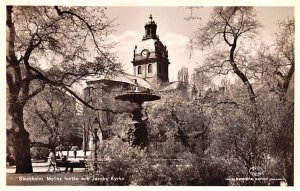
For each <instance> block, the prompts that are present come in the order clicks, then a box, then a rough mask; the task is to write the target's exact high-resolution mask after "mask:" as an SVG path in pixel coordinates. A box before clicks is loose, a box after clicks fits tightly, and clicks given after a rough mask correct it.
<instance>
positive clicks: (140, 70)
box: [138, 66, 142, 74]
mask: <svg viewBox="0 0 300 191" xmlns="http://www.w3.org/2000/svg"><path fill="white" fill-rule="evenodd" d="M138 74H142V66H138Z"/></svg>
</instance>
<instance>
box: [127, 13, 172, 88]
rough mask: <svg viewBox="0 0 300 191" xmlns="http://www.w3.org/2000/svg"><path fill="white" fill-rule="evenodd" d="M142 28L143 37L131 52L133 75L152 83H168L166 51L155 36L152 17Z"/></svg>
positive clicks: (165, 47)
mask: <svg viewBox="0 0 300 191" xmlns="http://www.w3.org/2000/svg"><path fill="white" fill-rule="evenodd" d="M144 28H145V35H144V36H143V38H142V40H141V41H140V42H139V43H138V44H137V45H136V46H135V48H134V51H133V52H134V55H133V61H132V63H133V68H134V75H136V76H138V77H141V78H144V79H145V80H147V81H149V82H153V83H158V84H161V83H163V82H168V81H169V77H168V65H169V64H170V63H169V59H168V50H167V46H165V45H163V43H162V42H161V41H160V40H159V37H158V35H156V29H157V23H156V22H155V21H154V20H153V17H152V15H150V16H149V19H148V21H147V22H146V24H145V26H144Z"/></svg>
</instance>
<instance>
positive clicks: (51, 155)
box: [47, 149, 56, 171]
mask: <svg viewBox="0 0 300 191" xmlns="http://www.w3.org/2000/svg"><path fill="white" fill-rule="evenodd" d="M50 166H53V171H55V167H56V162H55V154H54V153H53V151H52V149H49V157H48V170H47V171H50Z"/></svg>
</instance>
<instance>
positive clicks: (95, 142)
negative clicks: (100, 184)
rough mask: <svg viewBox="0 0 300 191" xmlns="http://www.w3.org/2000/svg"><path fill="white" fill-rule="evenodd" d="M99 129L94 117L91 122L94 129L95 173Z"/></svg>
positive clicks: (96, 119) (97, 121)
mask: <svg viewBox="0 0 300 191" xmlns="http://www.w3.org/2000/svg"><path fill="white" fill-rule="evenodd" d="M99 128H100V122H99V120H98V118H97V117H96V118H95V120H94V122H93V129H94V139H93V142H94V156H95V158H94V170H95V171H96V169H97V162H98V161H97V142H98V141H99V137H98V130H99Z"/></svg>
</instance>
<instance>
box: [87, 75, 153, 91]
mask: <svg viewBox="0 0 300 191" xmlns="http://www.w3.org/2000/svg"><path fill="white" fill-rule="evenodd" d="M135 80H136V83H137V85H138V86H141V87H144V88H147V89H152V88H151V85H150V83H149V82H148V81H146V80H144V79H143V78H139V77H137V76H134V75H131V74H127V73H125V72H119V73H116V74H114V75H105V76H100V77H97V78H96V77H92V76H91V77H89V79H88V80H87V83H91V82H96V81H115V82H120V83H127V84H132V85H135Z"/></svg>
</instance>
